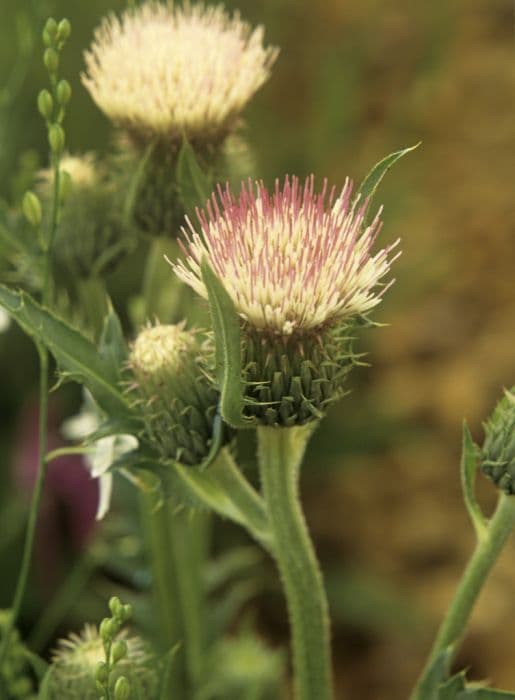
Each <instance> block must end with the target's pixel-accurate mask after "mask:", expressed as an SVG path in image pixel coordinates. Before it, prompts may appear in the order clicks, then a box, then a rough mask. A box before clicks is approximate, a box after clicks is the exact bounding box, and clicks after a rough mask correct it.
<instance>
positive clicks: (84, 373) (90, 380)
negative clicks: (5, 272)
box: [0, 285, 130, 415]
mask: <svg viewBox="0 0 515 700" xmlns="http://www.w3.org/2000/svg"><path fill="white" fill-rule="evenodd" d="M0 305H1V306H3V307H4V309H5V310H6V311H7V312H8V313H9V314H10V315H11V316H12V317H13V318H14V319H15V320H16V322H17V323H18V324H19V325H20V327H21V328H22V329H23V330H24V331H25V333H27V335H29V336H30V337H31V338H33V339H34V340H35V341H36V342H39V343H41V344H42V345H44V346H45V347H46V348H47V349H48V351H49V352H50V353H52V355H53V356H54V357H55V359H56V362H57V364H58V365H59V368H60V369H61V370H62V371H63V372H64V373H66V375H67V376H69V377H71V378H72V379H73V380H74V381H77V382H79V383H81V384H84V386H86V387H87V388H88V389H89V390H90V391H91V394H92V395H93V397H94V398H95V400H96V401H97V403H98V404H99V406H100V407H101V408H102V409H103V410H104V411H105V412H106V413H107V414H114V415H127V414H128V413H129V412H130V409H129V407H128V404H127V401H126V399H125V396H124V395H123V393H122V391H121V390H120V388H119V386H118V378H119V377H118V373H117V372H115V371H113V366H112V362H111V360H109V359H108V360H106V358H105V357H102V356H101V355H100V354H99V352H98V350H97V348H96V347H95V346H94V345H93V343H91V342H90V341H89V340H88V339H87V338H86V337H84V336H83V335H82V334H81V333H79V331H77V330H75V329H74V328H72V327H71V326H69V325H68V324H67V323H65V322H64V321H62V320H61V319H59V318H57V316H55V315H54V314H53V313H52V312H51V311H49V310H48V309H45V308H43V307H42V306H40V304H38V303H37V302H36V301H35V300H34V299H32V297H31V296H30V295H28V294H26V293H24V292H15V291H13V290H11V289H9V288H8V287H5V286H3V285H0Z"/></svg>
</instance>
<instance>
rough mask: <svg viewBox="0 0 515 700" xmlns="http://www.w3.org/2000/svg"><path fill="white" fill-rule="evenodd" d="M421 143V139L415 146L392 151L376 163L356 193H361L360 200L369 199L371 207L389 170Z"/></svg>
mask: <svg viewBox="0 0 515 700" xmlns="http://www.w3.org/2000/svg"><path fill="white" fill-rule="evenodd" d="M420 143H421V142H420V141H419V143H416V144H415V145H414V146H410V147H409V148H403V149H402V150H400V151H395V153H390V155H388V156H386V157H385V158H383V159H382V160H380V161H379V163H376V164H375V165H374V167H373V168H372V170H370V172H369V173H368V175H367V176H366V177H365V179H364V180H363V182H362V183H361V185H360V186H359V188H358V190H357V193H356V194H357V195H359V197H360V200H361V201H362V202H365V200H367V199H368V202H369V207H370V203H371V202H372V199H373V197H374V195H375V193H376V191H377V188H378V187H379V185H380V183H381V180H382V179H383V177H384V176H385V175H386V173H387V172H388V170H390V168H391V167H392V166H393V165H395V163H396V162H397V161H398V160H400V159H401V158H402V157H403V156H405V155H406V154H407V153H411V151H414V150H415V149H416V148H418V147H419V146H420Z"/></svg>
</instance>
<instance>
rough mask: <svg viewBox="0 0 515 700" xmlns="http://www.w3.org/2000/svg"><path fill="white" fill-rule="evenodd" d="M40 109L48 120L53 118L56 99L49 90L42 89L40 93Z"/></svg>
mask: <svg viewBox="0 0 515 700" xmlns="http://www.w3.org/2000/svg"><path fill="white" fill-rule="evenodd" d="M38 110H39V113H40V114H41V116H42V117H43V118H44V119H46V120H47V121H48V120H50V119H51V118H52V114H53V111H54V100H53V99H52V95H51V94H50V93H49V91H48V90H41V92H40V93H39V95H38Z"/></svg>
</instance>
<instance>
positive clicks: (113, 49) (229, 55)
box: [82, 1, 277, 141]
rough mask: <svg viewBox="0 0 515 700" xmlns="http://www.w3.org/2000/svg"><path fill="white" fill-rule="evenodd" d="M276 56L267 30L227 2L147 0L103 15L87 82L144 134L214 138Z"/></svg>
mask: <svg viewBox="0 0 515 700" xmlns="http://www.w3.org/2000/svg"><path fill="white" fill-rule="evenodd" d="M276 56H277V50H276V49H274V48H265V47H264V46H263V28H262V27H258V28H256V29H252V27H251V26H250V25H249V24H247V23H246V22H244V21H242V20H241V19H240V17H239V15H238V14H234V15H233V16H230V15H229V14H228V13H227V12H226V11H225V10H224V8H223V7H222V6H221V5H220V6H216V7H205V6H204V5H202V4H195V5H190V4H189V3H188V2H185V3H184V4H183V6H182V7H175V6H174V4H173V2H172V1H170V2H168V3H167V4H160V3H157V2H147V3H146V4H143V5H141V6H140V7H138V8H136V9H129V10H126V11H125V12H124V13H123V14H122V15H121V16H120V17H119V18H118V17H117V16H116V15H114V14H111V15H109V16H108V17H106V18H105V19H104V21H103V23H102V24H101V25H100V27H99V28H98V29H97V30H96V32H95V38H94V41H93V44H92V46H91V48H90V50H89V51H87V52H86V53H85V61H86V68H87V72H86V74H84V75H83V76H82V82H83V83H84V85H85V86H86V88H87V89H88V90H89V92H90V94H91V96H92V97H93V99H94V101H95V102H96V103H97V105H98V106H99V107H100V109H101V110H102V111H103V112H104V113H105V114H106V115H107V116H108V117H109V118H110V119H111V120H113V121H114V122H115V123H117V124H119V125H120V126H122V127H124V128H126V129H127V130H128V131H129V132H133V133H134V134H136V135H139V136H140V137H141V136H150V137H158V138H163V139H166V140H168V141H174V140H180V139H182V138H183V136H184V135H186V136H187V138H188V139H190V140H191V141H196V140H200V141H206V140H215V139H220V138H221V137H223V136H225V135H226V134H227V133H228V132H229V131H230V130H231V129H232V128H233V127H234V125H235V123H236V121H237V118H238V115H239V113H240V112H241V110H242V108H243V107H244V106H245V104H246V103H247V102H248V101H249V100H250V98H251V97H252V95H253V94H254V93H255V92H256V91H257V90H258V89H259V88H260V87H261V85H262V84H263V83H264V82H265V81H266V80H267V79H268V76H269V74H270V68H271V66H272V64H273V62H274V60H275V58H276Z"/></svg>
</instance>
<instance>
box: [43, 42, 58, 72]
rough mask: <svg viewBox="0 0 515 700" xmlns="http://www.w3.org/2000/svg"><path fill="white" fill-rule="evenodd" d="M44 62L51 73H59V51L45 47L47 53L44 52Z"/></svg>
mask: <svg viewBox="0 0 515 700" xmlns="http://www.w3.org/2000/svg"><path fill="white" fill-rule="evenodd" d="M43 63H44V64H45V66H46V69H47V71H48V72H49V73H52V74H53V73H57V69H58V68H59V54H58V53H57V51H56V50H55V49H53V48H51V47H50V48H48V49H45V53H44V54H43Z"/></svg>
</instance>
